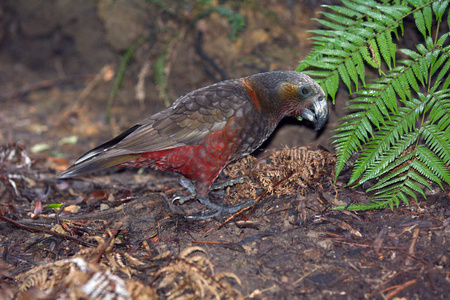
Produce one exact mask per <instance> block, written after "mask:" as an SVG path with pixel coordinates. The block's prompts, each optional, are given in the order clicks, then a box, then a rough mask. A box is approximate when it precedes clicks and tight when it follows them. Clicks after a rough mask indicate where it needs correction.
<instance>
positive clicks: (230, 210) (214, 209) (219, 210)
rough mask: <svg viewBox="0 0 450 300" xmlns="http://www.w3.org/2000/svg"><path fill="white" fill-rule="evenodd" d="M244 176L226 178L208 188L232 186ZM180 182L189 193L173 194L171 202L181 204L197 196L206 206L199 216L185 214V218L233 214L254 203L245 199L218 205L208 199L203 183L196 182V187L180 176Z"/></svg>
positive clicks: (197, 218)
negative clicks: (185, 194) (228, 204)
mask: <svg viewBox="0 0 450 300" xmlns="http://www.w3.org/2000/svg"><path fill="white" fill-rule="evenodd" d="M245 178H246V176H243V177H238V178H233V179H230V180H227V181H225V182H220V183H214V184H213V185H212V186H211V188H210V189H211V190H220V189H224V188H226V187H228V186H232V185H235V184H238V183H243V182H244V179H245ZM180 184H181V185H182V186H183V187H185V188H186V189H187V190H188V191H189V193H190V194H189V195H187V196H180V195H178V196H175V197H173V199H172V203H173V202H175V201H178V202H179V203H180V204H183V203H184V202H186V201H188V200H192V199H194V198H197V199H198V201H199V202H200V203H201V204H203V205H205V206H206V207H207V208H208V209H207V210H206V211H204V212H203V213H202V215H200V216H187V217H186V218H187V219H190V220H205V219H209V218H213V217H220V216H222V215H224V214H234V213H236V212H238V211H240V210H241V209H243V208H245V207H249V206H252V205H255V203H256V202H255V201H253V200H251V201H247V202H244V203H239V204H235V205H231V206H224V205H218V204H214V203H212V202H211V201H210V200H209V197H208V188H207V187H205V185H204V184H199V183H197V188H196V186H194V184H193V183H192V181H191V180H189V179H187V178H185V177H181V178H180ZM197 190H199V192H200V194H201V195H202V196H200V195H197Z"/></svg>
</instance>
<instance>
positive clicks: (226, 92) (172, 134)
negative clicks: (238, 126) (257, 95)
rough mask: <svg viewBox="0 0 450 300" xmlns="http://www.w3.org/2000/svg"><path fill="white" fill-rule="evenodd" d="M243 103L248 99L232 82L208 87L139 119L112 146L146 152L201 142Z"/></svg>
mask: <svg viewBox="0 0 450 300" xmlns="http://www.w3.org/2000/svg"><path fill="white" fill-rule="evenodd" d="M246 104H247V105H248V104H249V102H248V101H246V99H245V94H244V93H243V92H242V90H239V89H237V88H236V86H235V84H231V82H222V83H220V84H215V85H212V86H208V87H206V88H203V89H200V90H196V91H194V92H191V93H189V94H187V95H185V96H183V97H181V98H179V99H178V100H177V101H176V102H175V103H174V104H173V105H172V106H171V107H169V108H167V109H165V110H163V111H162V112H160V113H157V114H156V115H153V116H151V117H149V118H147V119H145V120H142V121H141V122H139V123H138V124H137V125H136V126H137V127H136V128H135V130H133V132H131V133H129V134H127V136H125V137H123V138H122V139H121V140H120V141H119V142H118V143H116V145H115V147H114V148H116V149H122V150H125V152H126V153H145V152H152V151H160V150H166V149H171V148H176V147H181V146H186V145H195V144H200V143H201V142H202V141H203V139H205V138H206V137H207V136H208V135H210V134H211V133H212V132H214V131H216V130H221V129H223V128H224V127H225V126H226V124H227V123H228V121H229V120H230V118H231V117H232V116H233V115H234V114H235V112H236V111H237V110H238V109H239V108H241V107H242V106H244V105H246ZM110 146H111V145H110Z"/></svg>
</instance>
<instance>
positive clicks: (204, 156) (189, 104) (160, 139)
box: [56, 70, 328, 219]
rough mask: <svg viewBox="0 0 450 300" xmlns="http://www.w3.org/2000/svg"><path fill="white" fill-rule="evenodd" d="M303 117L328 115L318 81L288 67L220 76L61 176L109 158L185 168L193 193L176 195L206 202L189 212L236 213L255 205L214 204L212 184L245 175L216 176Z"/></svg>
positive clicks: (104, 164)
mask: <svg viewBox="0 0 450 300" xmlns="http://www.w3.org/2000/svg"><path fill="white" fill-rule="evenodd" d="M289 116H291V117H296V118H297V119H299V120H302V119H306V120H308V121H310V122H312V123H313V124H315V131H319V130H320V129H321V128H322V127H323V126H324V125H325V123H326V122H327V119H328V104H327V100H326V96H325V93H324V91H323V90H322V88H321V87H320V85H319V84H318V83H317V82H315V81H314V80H313V79H312V78H311V77H309V76H308V75H306V74H304V73H301V72H297V71H291V70H278V71H270V72H264V73H257V74H253V75H250V76H247V77H242V78H238V79H230V80H225V81H221V82H218V83H215V84H212V85H209V86H206V87H203V88H200V89H197V90H194V91H191V92H189V93H187V94H186V95H184V96H181V97H180V98H178V99H177V100H176V101H174V102H173V103H172V105H171V106H169V107H168V108H166V109H164V110H162V111H161V112H158V113H156V114H154V115H152V116H150V117H148V118H146V119H143V120H142V121H140V122H138V123H136V124H135V125H134V126H132V127H131V128H129V129H128V130H125V131H124V132H123V133H121V134H119V135H118V136H117V137H115V138H113V139H111V140H110V141H107V142H105V143H103V144H101V145H100V146H98V147H96V148H94V149H92V150H90V151H88V152H87V153H85V154H84V155H82V156H81V157H80V158H79V159H78V160H77V161H75V163H74V164H73V165H72V166H70V167H69V168H68V169H67V170H65V171H62V172H61V173H59V174H57V175H56V176H57V177H58V178H61V179H65V178H71V177H74V176H78V175H81V174H85V173H89V172H93V171H97V170H101V169H104V168H108V167H112V166H120V167H135V168H154V169H157V170H160V171H164V172H168V171H170V172H175V173H178V174H180V175H181V177H180V184H181V185H182V186H183V187H185V188H186V189H187V190H188V192H189V195H186V196H175V197H173V199H172V202H175V201H178V202H179V204H183V203H184V202H186V201H188V200H192V199H197V200H198V201H199V202H200V203H201V204H203V205H204V206H205V207H206V210H205V211H204V212H203V213H202V214H201V215H198V216H188V217H189V218H191V219H207V218H212V217H219V216H222V215H224V214H233V213H236V212H238V211H239V210H241V209H242V208H245V207H248V206H251V205H253V204H254V203H255V202H254V201H247V202H245V203H239V204H235V205H229V206H226V205H220V204H215V203H213V202H211V201H210V199H209V192H210V190H213V189H220V188H223V187H226V186H229V185H232V184H236V183H242V178H235V179H231V180H229V181H227V182H225V183H222V184H220V183H216V182H215V181H216V179H217V177H218V176H219V175H220V173H221V172H222V170H223V169H224V168H225V167H226V166H227V165H228V164H229V163H231V162H234V161H236V160H239V159H240V158H242V157H245V156H246V155H249V154H250V153H252V152H253V151H255V150H256V149H257V148H258V147H260V146H261V144H262V143H263V142H264V141H265V140H266V139H267V138H268V137H269V136H270V135H271V134H272V132H273V131H274V130H275V128H276V127H277V125H278V123H279V122H280V121H281V119H283V118H284V117H289Z"/></svg>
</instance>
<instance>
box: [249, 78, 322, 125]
mask: <svg viewBox="0 0 450 300" xmlns="http://www.w3.org/2000/svg"><path fill="white" fill-rule="evenodd" d="M255 76H258V77H259V78H255V79H256V81H259V82H260V83H261V86H265V87H269V88H268V89H267V90H266V96H267V97H266V99H268V100H269V103H270V104H269V105H267V106H266V107H267V108H268V110H269V111H270V110H271V112H272V113H274V114H276V116H277V117H278V118H279V119H281V118H283V117H284V116H293V117H296V118H297V119H299V120H302V119H306V120H308V121H311V122H313V123H314V124H315V129H314V130H315V131H319V130H320V129H321V128H322V127H323V126H324V125H325V123H326V122H327V120H328V103H327V100H326V98H325V93H324V92H323V90H322V88H321V87H320V86H319V84H317V82H315V81H314V80H313V79H312V78H311V77H309V76H308V75H306V74H303V73H300V72H297V71H272V72H268V73H260V74H256V75H255Z"/></svg>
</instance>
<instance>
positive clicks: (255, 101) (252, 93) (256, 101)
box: [241, 79, 261, 113]
mask: <svg viewBox="0 0 450 300" xmlns="http://www.w3.org/2000/svg"><path fill="white" fill-rule="evenodd" d="M241 82H242V84H243V85H244V86H245V88H246V89H247V93H248V95H249V96H250V98H252V103H253V106H255V108H256V110H257V111H258V112H259V113H261V103H259V99H258V96H257V95H256V93H255V91H254V90H253V88H252V87H251V85H250V83H248V81H247V80H245V79H241Z"/></svg>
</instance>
